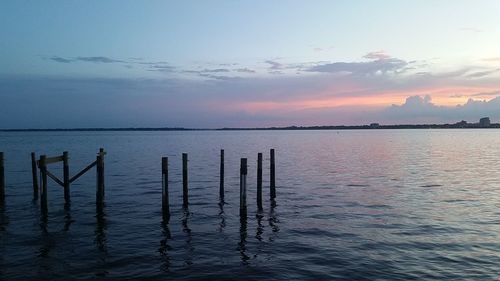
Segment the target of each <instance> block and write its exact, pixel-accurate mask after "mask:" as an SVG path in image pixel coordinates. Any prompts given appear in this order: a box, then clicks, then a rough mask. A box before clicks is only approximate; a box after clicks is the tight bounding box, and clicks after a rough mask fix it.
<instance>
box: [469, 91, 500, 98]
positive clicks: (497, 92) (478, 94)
mask: <svg viewBox="0 0 500 281" xmlns="http://www.w3.org/2000/svg"><path fill="white" fill-rule="evenodd" d="M498 95H500V90H498V91H493V92H485V93H477V94H473V95H470V96H471V97H484V96H498Z"/></svg>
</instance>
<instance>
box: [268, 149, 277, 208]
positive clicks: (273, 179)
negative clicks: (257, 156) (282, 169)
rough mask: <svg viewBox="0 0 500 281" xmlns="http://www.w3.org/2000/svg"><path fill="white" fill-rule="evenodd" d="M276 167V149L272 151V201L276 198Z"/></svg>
mask: <svg viewBox="0 0 500 281" xmlns="http://www.w3.org/2000/svg"><path fill="white" fill-rule="evenodd" d="M275 169H276V167H275V162H274V149H271V168H270V173H269V175H270V182H271V184H270V186H269V188H270V191H271V192H270V195H271V199H274V198H276V182H275V176H276V170H275Z"/></svg>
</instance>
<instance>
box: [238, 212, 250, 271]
mask: <svg viewBox="0 0 500 281" xmlns="http://www.w3.org/2000/svg"><path fill="white" fill-rule="evenodd" d="M246 243H247V217H246V216H241V217H240V242H239V243H238V251H240V259H241V264H243V265H248V260H249V259H250V257H249V256H248V255H247V253H246V251H247V247H246Z"/></svg>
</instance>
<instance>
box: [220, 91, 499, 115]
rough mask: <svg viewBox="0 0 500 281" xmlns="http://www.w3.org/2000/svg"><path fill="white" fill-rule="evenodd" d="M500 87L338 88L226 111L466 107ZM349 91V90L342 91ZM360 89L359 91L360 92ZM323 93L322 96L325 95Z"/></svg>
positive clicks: (231, 106)
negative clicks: (422, 103) (353, 91)
mask: <svg viewBox="0 0 500 281" xmlns="http://www.w3.org/2000/svg"><path fill="white" fill-rule="evenodd" d="M498 88H499V87H439V88H421V89H415V90H406V91H385V92H380V93H373V94H371V95H369V96H347V97H336V96H335V93H338V92H339V91H338V90H337V89H333V90H331V94H330V97H327V98H310V99H304V98H298V99H296V100H285V101H256V102H240V103H235V104H225V105H224V106H223V107H224V109H231V110H235V109H236V110H243V111H246V112H250V113H257V112H260V111H269V110H276V111H295V110H309V109H323V108H335V107H366V108H381V107H387V106H391V105H393V104H396V105H402V104H404V103H405V101H406V98H408V97H409V96H417V95H418V96H426V95H429V96H430V97H431V98H432V101H431V102H432V103H433V104H435V105H437V106H457V105H463V104H465V103H466V102H467V101H468V100H469V98H473V99H475V100H491V99H493V98H495V96H487V95H485V96H472V95H475V94H477V93H487V92H492V91H496V90H498ZM342 90H345V89H342ZM358 90H359V89H358ZM325 93H326V94H323V95H318V94H317V93H315V94H314V95H311V94H309V95H308V94H304V96H327V95H328V92H325ZM321 94H322V93H321Z"/></svg>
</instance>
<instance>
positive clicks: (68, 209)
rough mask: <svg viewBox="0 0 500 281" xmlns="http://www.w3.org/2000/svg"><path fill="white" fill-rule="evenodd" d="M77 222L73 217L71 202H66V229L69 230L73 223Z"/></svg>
mask: <svg viewBox="0 0 500 281" xmlns="http://www.w3.org/2000/svg"><path fill="white" fill-rule="evenodd" d="M73 222H75V221H74V220H73V219H72V218H71V203H69V202H68V203H65V204H64V231H69V227H70V226H71V224H72V223H73Z"/></svg>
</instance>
